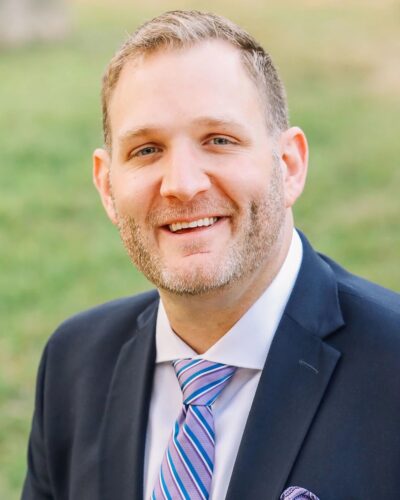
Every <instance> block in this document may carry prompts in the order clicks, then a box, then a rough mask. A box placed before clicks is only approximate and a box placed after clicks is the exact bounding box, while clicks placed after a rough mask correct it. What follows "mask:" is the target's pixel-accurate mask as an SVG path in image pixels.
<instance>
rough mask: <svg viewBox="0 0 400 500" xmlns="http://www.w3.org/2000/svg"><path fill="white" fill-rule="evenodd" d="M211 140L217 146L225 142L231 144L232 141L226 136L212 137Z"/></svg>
mask: <svg viewBox="0 0 400 500" xmlns="http://www.w3.org/2000/svg"><path fill="white" fill-rule="evenodd" d="M211 141H212V142H213V143H214V144H215V145H217V146H223V145H225V144H232V141H230V140H229V139H227V138H226V137H213V138H212V139H211Z"/></svg>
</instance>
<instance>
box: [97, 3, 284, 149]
mask: <svg viewBox="0 0 400 500" xmlns="http://www.w3.org/2000/svg"><path fill="white" fill-rule="evenodd" d="M212 39H214V40H224V41H227V42H229V43H230V44H232V45H233V46H234V47H237V48H238V49H239V51H240V53H241V57H242V61H243V64H244V67H245V69H246V70H247V72H248V73H249V75H250V77H251V78H252V79H253V80H254V81H255V83H256V85H257V88H259V89H260V91H261V93H262V97H263V98H264V102H265V103H266V121H267V125H268V127H269V130H270V132H271V133H275V132H279V131H283V130H286V129H287V128H288V126H289V123H288V122H289V119H288V109H287V100H286V93H285V89H284V86H283V83H282V81H281V79H280V77H279V75H278V72H277V70H276V68H275V66H274V65H273V63H272V60H271V57H270V55H269V54H268V53H267V52H265V50H264V49H263V48H262V47H261V45H259V43H258V42H257V41H256V40H255V39H254V38H253V37H252V36H251V35H249V34H248V33H247V32H246V31H245V30H243V29H242V28H240V27H239V26H237V25H236V24H235V23H233V22H232V21H230V20H229V19H226V18H224V17H222V16H218V15H216V14H211V13H205V12H199V11H194V10H193V11H182V10H175V11H170V12H165V13H164V14H161V15H160V16H158V17H155V18H154V19H152V20H150V21H148V22H146V23H144V24H143V25H142V26H140V27H139V28H138V29H137V30H136V31H135V32H134V33H133V34H132V35H131V36H130V37H129V38H128V39H127V40H126V42H125V43H124V44H123V45H122V47H121V48H120V49H119V50H118V51H117V52H116V54H115V55H114V56H113V58H112V59H111V61H110V62H109V64H108V66H107V68H106V71H105V73H104V76H103V86H102V92H101V98H102V108H103V132H104V143H105V145H106V147H108V148H111V142H112V141H111V130H110V123H109V115H108V105H109V102H110V99H111V96H112V93H113V91H114V89H115V86H116V85H117V83H118V79H119V76H120V73H121V71H122V69H123V67H124V65H125V63H126V62H127V61H129V60H133V59H134V58H135V57H138V56H140V55H145V54H150V53H154V52H155V51H157V50H159V49H160V48H166V47H167V48H184V47H190V46H193V45H194V44H196V43H199V42H201V41H205V40H212Z"/></svg>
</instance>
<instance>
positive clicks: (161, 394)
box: [144, 231, 303, 500]
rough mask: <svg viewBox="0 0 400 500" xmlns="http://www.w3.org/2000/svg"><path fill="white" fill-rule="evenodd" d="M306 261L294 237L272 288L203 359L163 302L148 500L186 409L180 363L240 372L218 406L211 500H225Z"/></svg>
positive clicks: (215, 407) (150, 436)
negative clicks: (282, 321)
mask: <svg viewBox="0 0 400 500" xmlns="http://www.w3.org/2000/svg"><path fill="white" fill-rule="evenodd" d="M302 255H303V248H302V243H301V240H300V237H299V235H298V234H297V232H296V231H294V232H293V238H292V242H291V245H290V248H289V252H288V255H287V257H286V259H285V262H284V263H283V265H282V267H281V269H280V271H279V272H278V274H277V275H276V277H275V279H274V280H273V282H272V283H271V284H270V286H269V287H268V288H267V290H265V292H264V293H263V294H262V295H261V297H259V299H258V300H257V301H256V302H255V303H254V304H253V305H252V306H251V307H250V309H249V310H248V311H247V312H246V313H245V314H244V315H243V316H242V317H241V318H240V320H239V321H238V322H237V323H236V324H235V325H234V326H233V327H232V328H231V329H230V330H229V331H228V332H227V333H226V334H225V335H224V336H223V337H222V338H221V339H220V340H219V341H218V342H216V343H215V344H214V345H213V346H212V347H210V349H208V351H206V352H205V353H204V354H202V355H198V354H197V353H196V352H195V351H193V350H192V349H191V348H190V347H189V346H188V345H187V344H186V343H185V342H183V341H182V340H181V339H180V338H179V337H178V336H177V335H176V334H175V333H174V332H173V331H172V329H171V327H170V324H169V322H168V318H167V315H166V312H165V309H164V307H163V304H162V302H161V301H160V306H159V309H158V316H157V327H156V349H157V354H156V368H155V374H154V384H153V392H152V395H151V402H150V413H149V420H148V425H147V434H146V451H145V463H144V498H145V499H146V500H147V499H150V496H151V494H152V491H153V488H154V485H155V481H156V480H157V478H158V474H159V471H160V465H161V462H162V459H163V456H164V452H165V449H166V447H167V444H168V440H169V438H170V436H171V433H172V427H173V425H174V423H175V420H176V418H177V416H178V414H179V412H180V411H181V408H182V392H181V389H180V387H179V383H178V380H177V378H176V375H175V371H174V368H173V366H172V365H171V361H172V360H174V359H178V358H202V359H206V360H208V361H214V362H217V363H224V364H227V365H231V366H237V367H238V369H237V370H236V373H235V375H234V377H233V378H232V380H231V381H230V382H229V384H228V385H227V387H226V388H225V389H224V390H223V392H222V393H221V395H220V396H219V397H218V399H217V400H216V402H215V403H214V404H213V414H214V424H215V435H216V445H215V457H214V473H213V480H212V485H211V495H210V499H214V500H221V499H224V498H225V496H226V493H227V489H228V485H229V481H230V478H231V474H232V470H233V466H234V463H235V460H236V455H237V452H238V449H239V444H240V441H241V439H242V435H243V431H244V427H245V425H246V421H247V417H248V414H249V411H250V407H251V404H252V402H253V398H254V394H255V392H256V389H257V385H258V382H259V379H260V376H261V371H262V369H263V367H264V364H265V361H266V359H267V355H268V352H269V348H270V346H271V342H272V339H273V337H274V334H275V331H276V329H277V327H278V323H279V321H280V319H281V317H282V314H283V311H284V309H285V306H286V303H287V301H288V299H289V296H290V293H291V291H292V289H293V286H294V283H295V281H296V277H297V274H298V271H299V268H300V264H301V260H302Z"/></svg>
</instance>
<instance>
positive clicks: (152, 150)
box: [134, 146, 160, 156]
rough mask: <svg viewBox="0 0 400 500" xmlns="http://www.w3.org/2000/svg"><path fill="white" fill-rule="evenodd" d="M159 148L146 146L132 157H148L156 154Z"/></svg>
mask: <svg viewBox="0 0 400 500" xmlns="http://www.w3.org/2000/svg"><path fill="white" fill-rule="evenodd" d="M159 150H160V148H157V147H156V146H146V147H145V148H143V149H139V151H137V152H136V153H135V154H134V156H149V155H151V154H154V153H158V152H159Z"/></svg>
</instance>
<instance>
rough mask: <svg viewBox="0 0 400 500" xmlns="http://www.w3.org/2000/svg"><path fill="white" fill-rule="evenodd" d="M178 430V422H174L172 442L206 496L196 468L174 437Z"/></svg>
mask: <svg viewBox="0 0 400 500" xmlns="http://www.w3.org/2000/svg"><path fill="white" fill-rule="evenodd" d="M178 432H179V426H178V423H177V422H175V432H174V443H175V446H176V447H177V449H178V450H179V453H180V454H181V455H182V458H183V460H184V461H185V464H186V465H187V467H188V468H189V470H190V472H191V474H192V475H193V478H194V480H195V481H196V484H197V486H198V487H199V488H200V489H201V491H202V493H203V496H204V498H208V491H207V488H206V487H205V486H204V484H203V483H202V482H201V479H200V477H199V475H198V474H197V472H196V469H195V468H194V467H193V465H192V462H191V461H190V460H189V458H188V456H187V455H186V453H185V452H184V450H183V448H182V446H181V445H180V443H179V442H178V440H177V439H176V438H177V436H178Z"/></svg>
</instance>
